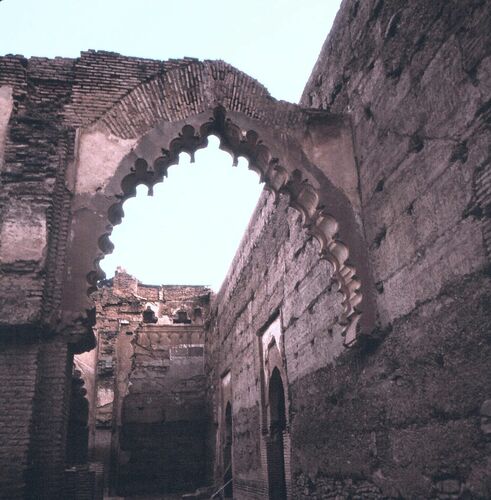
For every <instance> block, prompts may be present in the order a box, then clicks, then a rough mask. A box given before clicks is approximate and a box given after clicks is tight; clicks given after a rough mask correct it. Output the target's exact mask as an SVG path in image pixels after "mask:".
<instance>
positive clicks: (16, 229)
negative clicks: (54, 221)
mask: <svg viewBox="0 0 491 500" xmlns="http://www.w3.org/2000/svg"><path fill="white" fill-rule="evenodd" d="M46 245H47V230H46V215H45V214H44V213H42V212H40V211H35V210H33V209H32V207H30V206H29V205H25V204H12V205H11V206H9V207H8V208H7V211H6V213H5V214H4V218H3V225H2V228H1V232H0V263H2V264H12V263H14V262H19V261H35V262H36V263H37V265H38V266H42V264H43V260H44V257H45V252H46Z"/></svg>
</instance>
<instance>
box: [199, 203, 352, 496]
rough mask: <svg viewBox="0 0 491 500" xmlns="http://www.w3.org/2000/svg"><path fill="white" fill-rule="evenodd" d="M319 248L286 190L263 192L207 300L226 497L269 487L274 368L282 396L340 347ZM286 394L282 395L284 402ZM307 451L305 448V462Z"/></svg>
mask: <svg viewBox="0 0 491 500" xmlns="http://www.w3.org/2000/svg"><path fill="white" fill-rule="evenodd" d="M318 250H319V245H318V243H317V242H316V241H315V240H313V239H312V238H309V237H308V235H307V232H306V231H305V229H304V228H303V227H302V224H301V217H300V214H299V213H298V212H297V211H295V210H294V209H291V208H288V199H287V197H286V196H281V197H280V198H279V201H278V205H276V204H275V203H274V200H273V197H272V196H271V195H269V194H267V193H264V194H263V195H262V197H261V199H260V202H259V204H258V207H257V209H256V212H255V214H254V216H253V217H252V219H251V223H250V226H249V229H248V231H247V233H246V237H244V239H243V241H242V244H241V247H240V248H239V250H238V252H237V254H236V256H235V259H234V261H233V263H232V265H231V267H230V271H229V274H228V276H227V278H226V279H225V281H224V284H223V285H222V288H221V290H220V292H219V293H218V295H217V297H216V299H215V300H214V302H213V307H212V319H211V324H210V329H209V331H208V334H207V339H206V349H207V373H208V377H209V384H208V385H209V389H210V401H212V402H213V410H214V420H215V425H216V453H217V456H216V464H215V466H216V470H215V480H216V482H217V484H220V482H221V480H222V476H223V473H224V471H223V456H222V454H223V447H224V438H225V436H224V425H225V423H224V412H225V409H226V408H225V406H226V404H227V402H228V401H230V403H231V406H232V420H233V426H232V428H233V431H232V432H233V445H232V455H233V458H232V462H233V488H234V495H235V496H234V498H235V497H236V498H241V499H248V498H256V499H260V498H266V497H267V495H268V463H269V465H270V466H274V464H271V457H270V456H269V455H268V446H269V445H268V442H269V433H270V423H271V422H270V421H269V413H268V401H267V394H268V382H269V377H270V376H271V374H272V371H273V369H274V368H275V367H276V368H278V369H279V371H280V373H281V376H282V382H283V385H284V387H285V391H286V394H285V398H286V399H287V401H288V399H289V397H288V396H289V394H290V391H289V389H288V387H289V385H291V384H293V383H295V382H296V381H297V380H298V379H301V378H302V377H305V376H307V375H308V374H310V373H313V372H314V373H315V372H316V370H318V369H320V368H322V367H324V366H326V365H327V364H328V363H329V362H330V361H332V360H333V359H335V357H336V356H339V354H340V353H341V352H343V351H344V347H343V345H342V344H343V339H342V337H341V327H340V325H339V324H337V321H336V320H337V316H338V315H339V314H340V313H341V311H342V306H341V301H342V298H341V295H340V294H338V293H336V288H335V287H333V283H332V280H331V278H332V268H331V266H330V264H329V263H328V262H327V261H325V260H323V259H321V258H320V256H319V254H318ZM272 329H273V330H274V332H273V333H271V330H272ZM212 388H215V390H213V389H212ZM295 403H296V401H293V400H291V401H290V402H289V403H287V407H288V406H289V405H290V408H293V406H294V405H295ZM305 410H306V408H302V409H301V410H299V409H296V412H303V411H305ZM287 420H288V422H287V433H286V436H285V439H284V441H285V457H284V459H285V460H284V461H285V471H286V482H287V489H288V490H289V491H290V495H293V496H292V498H296V497H295V493H294V491H293V489H292V488H293V486H294V485H292V484H291V483H290V477H291V475H290V463H289V458H290V453H289V442H288V441H289V439H290V431H291V430H292V429H293V427H291V426H292V425H293V423H294V422H295V416H294V414H293V413H292V411H291V410H290V411H288V409H287ZM291 437H292V439H293V438H294V436H293V434H292V436H291ZM316 461H317V457H316V456H312V457H311V466H312V467H313V468H314V467H315V463H316Z"/></svg>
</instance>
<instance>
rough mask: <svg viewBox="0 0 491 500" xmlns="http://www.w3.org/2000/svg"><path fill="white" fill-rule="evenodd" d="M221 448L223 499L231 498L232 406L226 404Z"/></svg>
mask: <svg viewBox="0 0 491 500" xmlns="http://www.w3.org/2000/svg"><path fill="white" fill-rule="evenodd" d="M224 438H225V439H224V446H223V471H224V472H223V484H225V485H226V486H225V488H224V490H223V491H224V496H225V498H233V496H234V495H233V476H232V405H231V404H230V402H228V403H227V407H226V409H225V436H224Z"/></svg>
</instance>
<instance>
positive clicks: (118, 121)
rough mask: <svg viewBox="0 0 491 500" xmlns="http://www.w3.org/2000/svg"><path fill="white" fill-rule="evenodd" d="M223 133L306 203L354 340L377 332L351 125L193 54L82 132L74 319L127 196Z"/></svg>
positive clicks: (348, 336) (70, 287)
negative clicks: (280, 98)
mask: <svg viewBox="0 0 491 500" xmlns="http://www.w3.org/2000/svg"><path fill="white" fill-rule="evenodd" d="M212 134H213V135H216V136H218V137H219V139H220V148H221V149H223V150H225V151H227V152H229V153H230V154H231V155H232V157H233V159H234V163H235V162H236V161H237V158H238V157H239V156H244V157H245V158H246V159H247V160H248V161H249V165H250V168H251V169H253V170H255V171H256V172H257V173H258V174H259V175H260V177H261V180H263V181H264V182H265V186H266V188H267V189H268V190H269V191H271V192H272V193H274V194H275V195H277V194H278V193H287V194H288V196H289V200H290V206H291V207H293V208H295V209H297V210H299V211H300V213H301V215H302V220H303V224H304V227H305V228H306V230H307V232H308V234H310V235H312V236H313V237H315V239H316V240H317V241H318V242H319V244H320V248H319V251H320V254H321V256H322V257H324V258H325V259H327V260H328V261H329V262H330V264H331V265H332V267H333V271H334V272H333V275H334V280H335V282H336V283H337V285H338V288H339V291H340V292H341V294H342V296H343V313H342V315H341V316H340V317H339V323H340V324H341V325H342V326H343V335H344V337H345V339H344V343H345V345H346V346H351V345H354V343H355V341H356V336H357V332H358V331H359V330H360V327H361V328H362V329H363V330H365V331H366V330H369V329H371V328H372V325H373V321H374V313H373V308H372V307H371V302H372V299H371V297H370V287H369V286H368V284H369V283H370V275H369V271H368V263H367V258H366V255H367V253H366V249H365V242H364V238H363V234H362V230H361V227H360V224H359V223H358V220H359V213H358V204H357V199H356V197H355V195H354V194H353V190H352V189H351V188H352V182H353V176H354V175H355V173H354V172H355V169H354V159H353V151H352V148H351V136H350V134H351V132H350V127H349V123H348V122H347V119H346V118H345V117H342V116H337V115H331V114H329V113H327V112H319V111H315V112H313V111H309V110H305V109H302V108H300V107H298V106H296V105H293V104H289V103H285V102H277V101H275V100H274V99H273V98H272V97H271V96H269V94H268V93H267V91H266V89H264V87H262V86H261V85H260V84H258V83H257V82H256V81H255V80H253V79H251V78H250V77H248V76H247V75H244V74H243V73H241V72H238V71H237V70H235V69H234V68H232V67H231V66H229V65H226V64H224V63H222V62H220V61H219V62H204V63H200V62H197V61H192V62H189V63H186V64H184V65H181V66H178V67H177V68H176V69H174V70H171V71H169V72H167V73H165V74H163V75H158V76H156V77H155V78H153V79H151V80H150V81H148V82H145V83H143V84H141V85H139V86H137V87H136V88H135V89H134V90H133V91H132V92H130V93H129V94H127V95H126V96H125V97H124V98H123V99H122V100H121V101H119V102H118V103H117V104H116V105H114V106H113V107H112V108H111V109H110V110H108V111H106V112H105V113H104V114H103V115H102V116H101V117H100V118H99V119H98V120H97V121H95V122H94V123H92V124H91V125H90V126H88V127H85V128H84V129H81V130H80V131H79V155H78V164H77V166H76V169H77V171H76V174H75V175H76V181H75V197H74V201H73V219H72V224H71V231H70V234H71V241H70V243H69V249H68V269H69V270H70V271H71V273H69V274H68V275H67V279H66V281H65V284H64V291H65V293H64V298H63V302H62V312H63V314H64V315H65V317H66V318H68V321H69V322H70V321H75V322H85V323H87V320H86V319H85V318H84V315H83V314H81V313H82V312H83V311H84V310H90V308H91V304H90V299H88V298H87V285H86V280H87V281H88V282H89V293H90V292H91V291H92V290H94V289H95V286H96V284H97V281H98V280H99V279H101V278H103V277H104V274H103V273H102V271H101V270H100V268H99V265H98V263H99V261H100V260H101V258H103V256H104V255H105V254H106V253H108V252H110V251H111V250H112V244H111V242H110V239H109V236H110V233H111V230H112V227H113V225H114V224H118V223H119V222H121V217H122V202H123V201H124V200H125V199H127V198H128V197H130V196H133V195H134V193H135V187H136V185H138V184H142V183H143V184H146V185H147V186H148V187H149V189H152V186H153V185H154V184H155V183H157V182H161V181H162V180H163V179H164V177H165V176H166V172H167V169H168V167H169V166H170V165H175V164H177V163H178V160H179V154H180V153H181V152H187V153H189V154H190V155H191V158H193V157H194V153H195V151H196V150H198V149H200V148H203V147H206V145H207V137H208V136H209V135H212ZM108 152H109V153H108ZM101 157H102V158H105V162H103V163H101ZM339 172H342V175H339ZM331 174H332V175H331ZM343 176H344V177H343ZM362 311H363V314H362ZM89 323H90V322H89ZM358 325H359V326H358Z"/></svg>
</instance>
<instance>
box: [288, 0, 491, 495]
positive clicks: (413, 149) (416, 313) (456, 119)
mask: <svg viewBox="0 0 491 500" xmlns="http://www.w3.org/2000/svg"><path fill="white" fill-rule="evenodd" d="M490 24H491V4H490V3H489V2H487V1H459V2H456V1H452V2H446V1H432V2H424V1H415V2H402V1H390V2H389V1H383V0H377V1H366V2H365V1H345V2H343V4H342V7H341V10H340V12H339V14H338V17H337V19H336V22H335V24H334V27H333V29H332V32H331V34H330V36H329V37H328V38H327V40H326V42H325V44H324V47H323V49H322V52H321V54H320V57H319V60H318V62H317V64H316V66H315V69H314V71H313V73H312V76H311V78H310V80H309V83H308V84H307V87H306V89H305V92H304V95H303V98H302V103H303V104H304V105H307V106H309V105H312V106H316V107H319V108H322V109H331V110H333V111H337V112H344V111H346V112H349V113H350V115H351V118H352V124H353V136H354V144H355V154H356V156H357V162H358V171H359V189H360V197H361V202H362V213H363V223H364V230H365V234H366V238H367V242H368V244H369V246H370V263H371V267H372V272H373V275H374V280H375V282H376V290H377V303H378V313H379V324H380V331H379V332H378V334H379V339H378V341H380V343H379V344H377V342H374V344H373V346H372V350H371V351H368V352H365V353H348V354H347V355H344V356H342V357H340V358H338V360H337V361H336V363H333V364H331V365H329V366H327V367H325V368H323V369H322V370H320V371H319V372H318V373H317V374H315V375H311V376H308V377H305V378H303V379H299V380H297V381H295V382H293V384H292V386H291V395H292V405H293V407H294V408H293V411H294V412H296V414H297V417H296V418H295V419H294V422H293V426H292V446H293V449H294V450H296V451H295V453H294V457H293V458H292V463H293V464H294V466H293V468H294V470H293V474H294V478H295V479H294V481H295V482H296V484H297V485H298V492H299V496H298V498H324V497H323V495H324V494H325V492H326V491H328V492H332V493H333V494H334V493H335V492H336V491H345V492H349V491H353V492H354V491H356V490H357V484H358V483H359V482H360V481H361V482H362V483H363V482H365V481H367V480H368V481H369V482H370V483H374V484H376V485H377V486H378V487H379V488H380V490H381V492H382V493H383V494H384V495H387V496H398V495H401V496H403V497H406V498H416V497H417V498H428V497H441V498H454V497H455V498H456V497H460V496H466V495H467V496H470V497H474V498H488V497H489V496H490V495H491V490H490V481H491V480H490V477H489V471H490V470H491V462H490V457H489V451H490V450H489V443H488V444H486V437H485V435H484V434H483V432H482V431H481V429H480V425H479V424H480V411H481V408H482V405H483V402H484V401H485V400H486V399H488V398H490V395H491V386H490V382H491V381H490V378H489V359H490V351H489V339H488V337H487V336H488V335H489V331H490V327H491V322H490V316H489V311H490V310H491V308H490V304H489V292H490V287H489V278H488V276H487V274H486V272H487V270H488V269H489V268H488V264H489V242H490V239H489V238H490V236H491V232H490V227H491V226H490V219H489V216H490V213H489V207H490V205H489V203H490V187H489V186H490V184H489V181H490V179H491V176H490V171H491V165H490V128H489V126H490V97H491V95H490V90H491V53H490V52H491V39H490V36H491V35H490V31H489V26H490ZM300 410H302V411H301V412H300ZM314 456H316V457H318V460H317V463H316V464H315V466H314V464H312V466H310V465H309V464H311V463H312V457H314ZM302 491H305V494H303V496H302V495H300V493H301V492H302Z"/></svg>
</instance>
